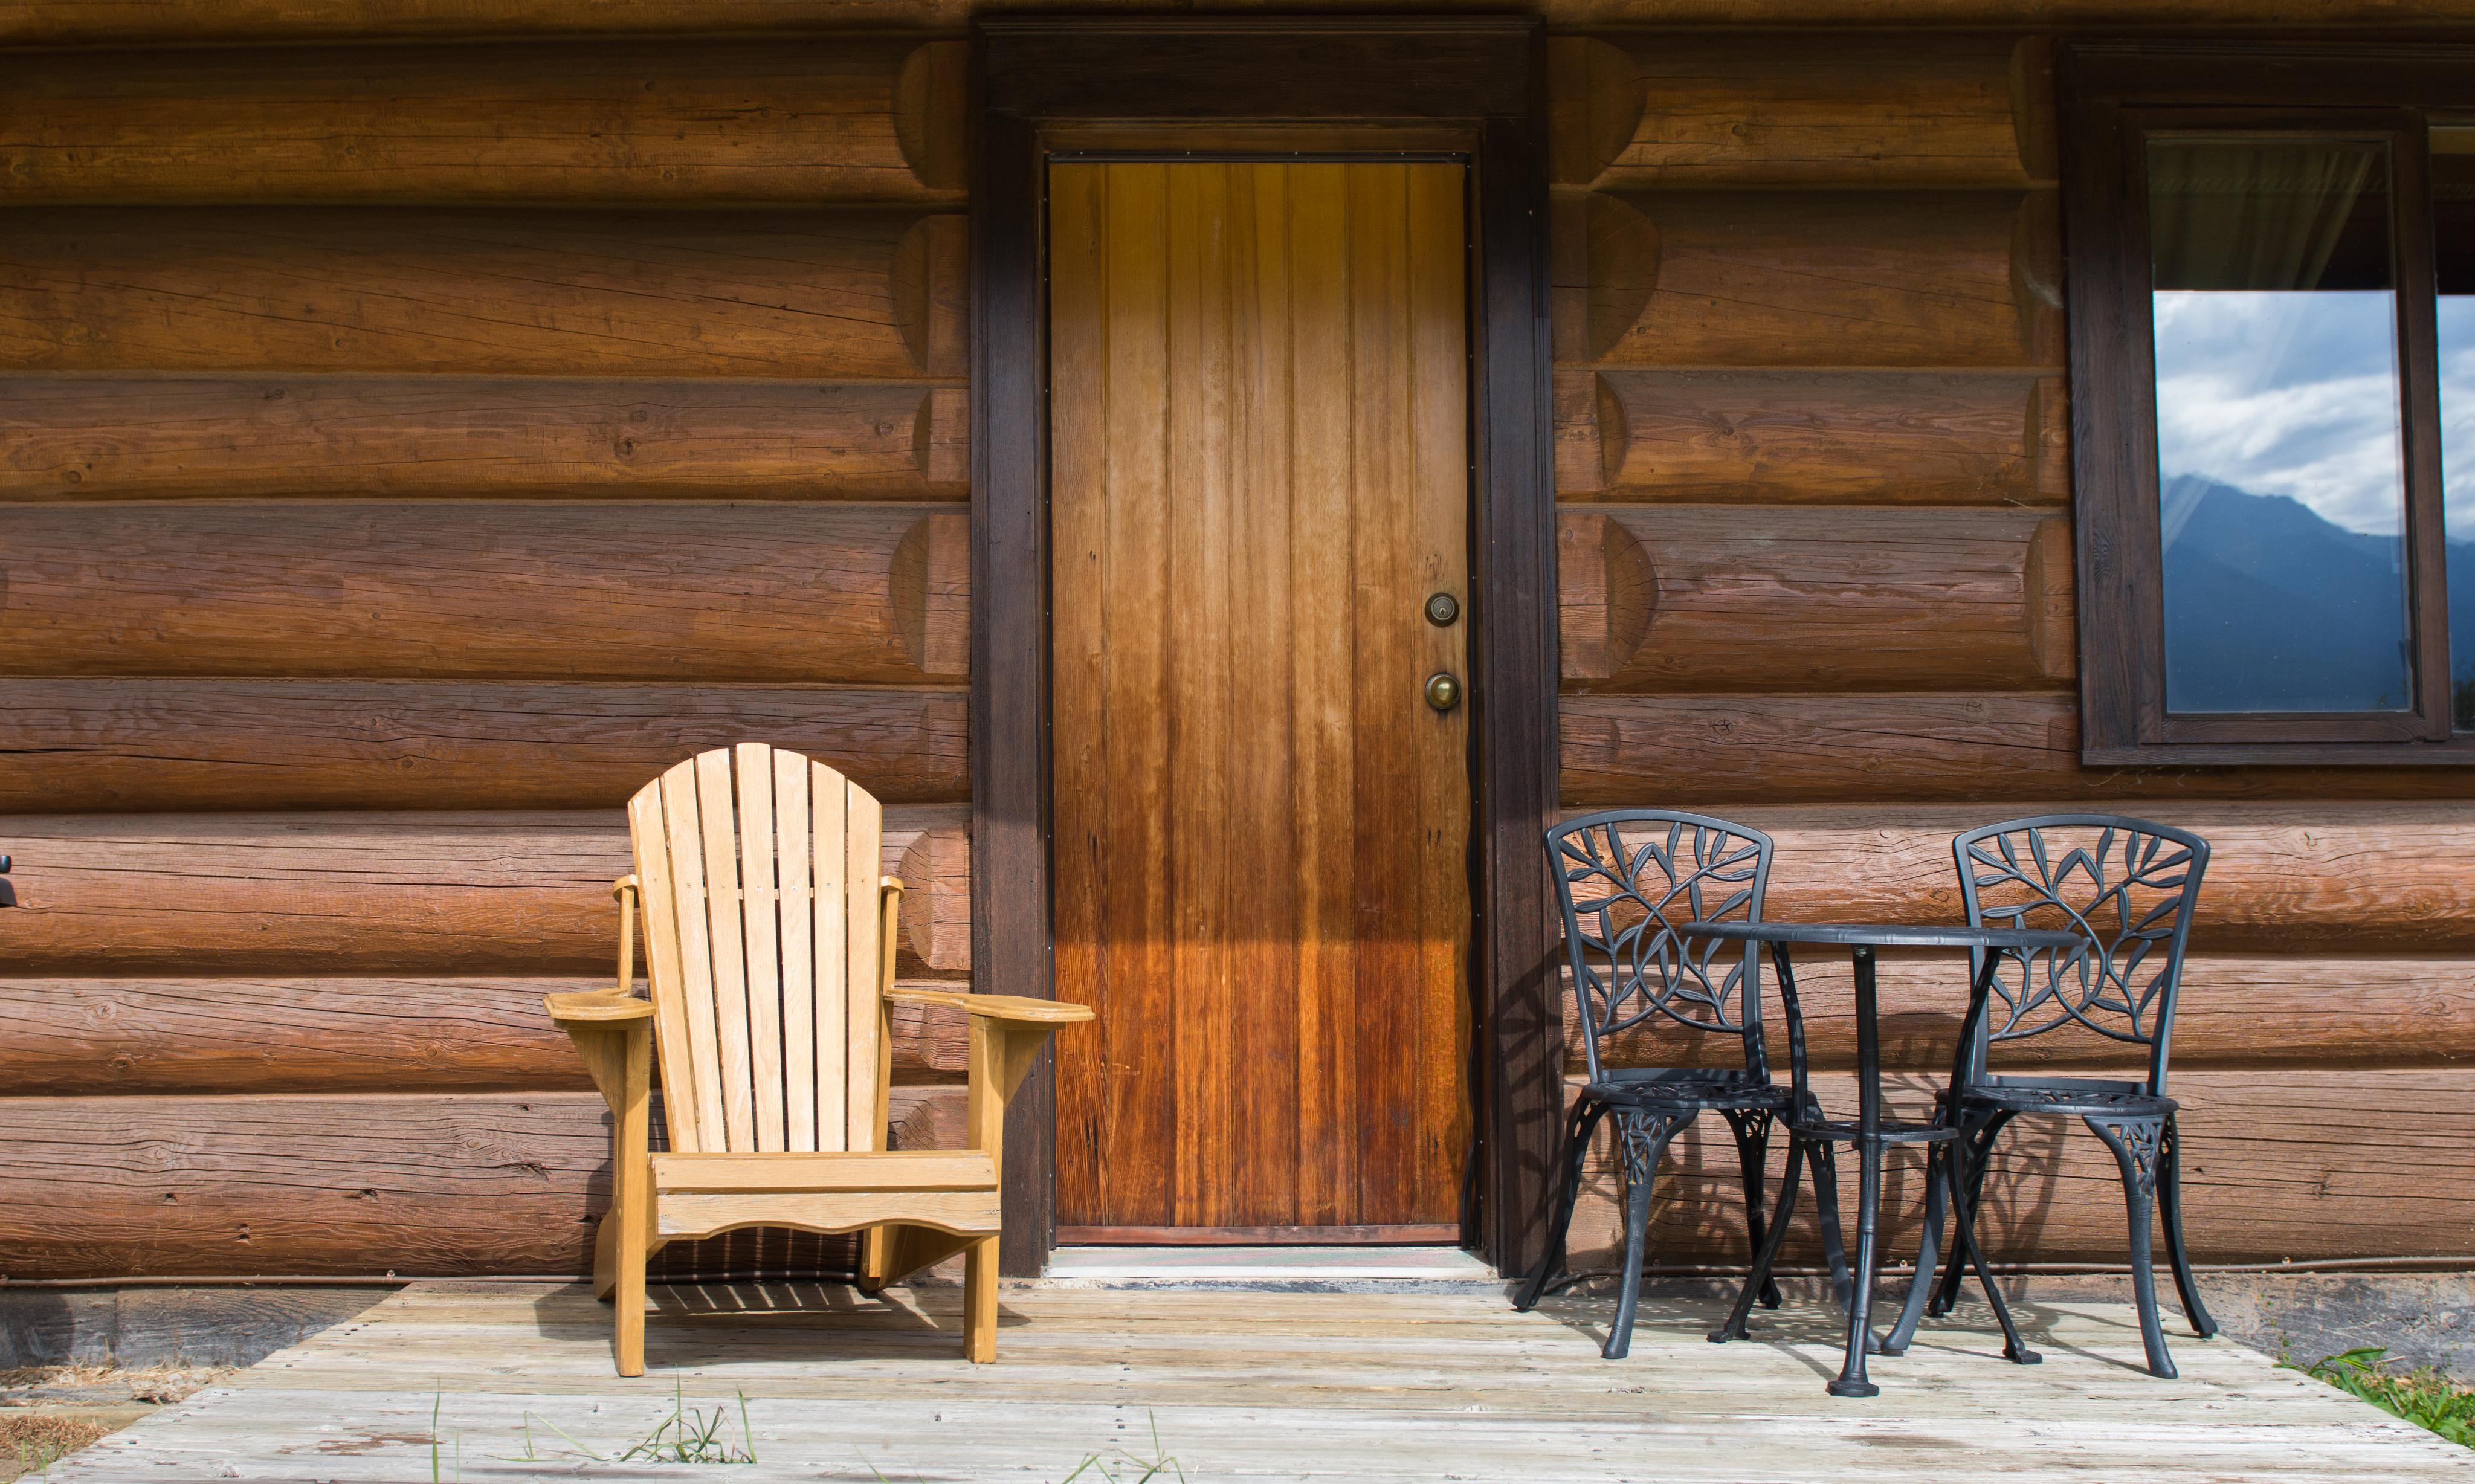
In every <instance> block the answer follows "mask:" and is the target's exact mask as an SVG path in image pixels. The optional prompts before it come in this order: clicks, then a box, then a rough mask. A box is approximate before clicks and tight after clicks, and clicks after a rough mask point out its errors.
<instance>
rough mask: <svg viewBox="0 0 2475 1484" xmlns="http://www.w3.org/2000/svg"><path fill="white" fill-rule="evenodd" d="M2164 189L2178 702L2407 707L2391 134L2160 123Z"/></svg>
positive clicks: (2160, 345) (2154, 174) (2154, 217)
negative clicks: (2238, 132)
mask: <svg viewBox="0 0 2475 1484" xmlns="http://www.w3.org/2000/svg"><path fill="white" fill-rule="evenodd" d="M2148 187H2149V231H2150V249H2151V267H2152V274H2153V278H2152V287H2153V290H2154V297H2153V301H2152V307H2153V312H2154V319H2155V325H2156V344H2155V349H2156V366H2157V464H2158V470H2157V473H2158V498H2159V510H2158V516H2159V531H2160V535H2161V538H2162V547H2163V552H2162V555H2163V560H2164V588H2165V609H2166V612H2165V619H2166V634H2165V644H2166V703H2167V709H2168V710H2169V711H2173V712H2186V713H2190V712H2245V711H2289V712H2366V711H2400V710H2406V709H2409V708H2410V707H2411V706H2412V705H2413V697H2414V683H2413V673H2412V658H2411V656H2412V648H2411V645H2410V633H2411V630H2410V628H2409V625H2408V620H2407V609H2406V597H2407V584H2406V541H2405V534H2404V532H2405V523H2406V491H2405V469H2404V462H2403V458H2402V450H2401V443H2400V437H2399V431H2398V404H2399V400H2398V366H2397V322H2396V304H2395V296H2394V294H2393V292H2392V287H2393V285H2392V281H2391V270H2390V251H2389V162H2388V151H2387V148H2386V146H2384V145H2381V144H2378V143H2352V142H2344V141H2335V140H2331V141H2321V140H2289V139H2248V138H2228V137H2225V136H2222V135H2221V136H2216V137H2208V138H2173V137H2170V136H2169V137H2158V138H2153V139H2151V140H2150V141H2149V146H2148ZM2470 344H2475V342H2470ZM2470 369H2475V368H2470ZM2470 390H2471V391H2475V389H2470ZM2468 404H2469V405H2470V406H2475V397H2470V399H2469V403H2468ZM2470 432H2471V433H2475V429H2470Z"/></svg>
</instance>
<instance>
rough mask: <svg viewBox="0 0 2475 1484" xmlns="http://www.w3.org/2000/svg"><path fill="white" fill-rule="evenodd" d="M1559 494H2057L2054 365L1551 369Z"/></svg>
mask: <svg viewBox="0 0 2475 1484" xmlns="http://www.w3.org/2000/svg"><path fill="white" fill-rule="evenodd" d="M2069 423H2070V405H2069V397H2068V394H2067V393H2066V392H2065V390H2064V387H2063V383H2062V381H2061V380H2060V379H2059V378H2056V377H2028V376H2018V375H2010V374H2003V373H1983V374H1965V375H1962V374H1952V373H1945V372H1845V371H1839V372H1802V371H1600V372H1586V371H1562V372H1558V373H1556V441H1557V451H1558V455H1559V456H1558V459H1557V462H1556V497H1557V498H1558V499H1566V500H1572V499H1610V500H1678V501H1714V502H1717V501H1726V502H1730V503H1736V502H1741V503H1745V504H1772V503H1776V504H1875V505H1971V504H2004V505H2018V504H2032V503H2033V504H2055V503H2060V502H2061V501H2062V500H2064V499H2066V498H2068V496H2069V493H2070V488H2071V484H2070V475H2071V467H2070V451H2069V440H2070V427H2069Z"/></svg>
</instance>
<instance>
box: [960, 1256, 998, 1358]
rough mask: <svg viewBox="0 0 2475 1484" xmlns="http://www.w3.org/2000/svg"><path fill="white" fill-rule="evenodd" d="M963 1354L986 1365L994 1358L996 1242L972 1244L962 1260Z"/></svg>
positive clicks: (995, 1348) (995, 1344) (995, 1340)
mask: <svg viewBox="0 0 2475 1484" xmlns="http://www.w3.org/2000/svg"><path fill="white" fill-rule="evenodd" d="M963 1353H964V1354H965V1355H966V1356H968V1357H969V1358H970V1359H971V1360H972V1361H973V1362H975V1363H977V1364H980V1365H986V1364H988V1363H989V1362H990V1361H992V1360H994V1359H996V1358H997V1238H995V1237H993V1236H985V1237H982V1238H980V1239H979V1240H978V1241H976V1242H973V1243H972V1244H971V1246H970V1249H969V1251H968V1252H967V1253H965V1254H964V1257H963Z"/></svg>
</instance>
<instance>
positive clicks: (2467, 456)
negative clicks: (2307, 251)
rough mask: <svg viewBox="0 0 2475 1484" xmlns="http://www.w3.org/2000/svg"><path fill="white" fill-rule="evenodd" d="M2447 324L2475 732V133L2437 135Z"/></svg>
mask: <svg viewBox="0 0 2475 1484" xmlns="http://www.w3.org/2000/svg"><path fill="white" fill-rule="evenodd" d="M2432 198H2433V199H2432V227H2433V246H2434V248H2435V249H2436V250H2437V260H2436V262H2435V267H2436V268H2437V269H2438V285H2437V286H2438V289H2439V290H2440V298H2439V301H2438V309H2439V325H2440V460H2441V480H2440V491H2441V495H2440V499H2441V506H2442V509H2443V510H2444V511H2445V512H2446V516H2445V519H2444V520H2443V522H2442V528H2443V530H2444V532H2445V534H2446V536H2447V538H2448V539H2447V544H2446V545H2447V551H2448V563H2449V700H2450V706H2449V712H2450V718H2451V724H2452V725H2453V726H2455V727H2456V728H2457V729H2458V730H2460V731H2462V732H2463V731H2470V730H2475V129H2436V130H2434V131H2433V132H2432Z"/></svg>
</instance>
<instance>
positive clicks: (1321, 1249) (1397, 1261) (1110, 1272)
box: [1044, 1243, 1503, 1291]
mask: <svg viewBox="0 0 2475 1484" xmlns="http://www.w3.org/2000/svg"><path fill="white" fill-rule="evenodd" d="M1044 1280H1045V1281H1047V1282H1049V1283H1054V1284H1058V1285H1061V1286H1067V1287H1087V1288H1120V1287H1128V1288H1139V1287H1164V1286H1175V1285H1186V1284H1193V1285H1206V1284H1208V1285H1212V1286H1214V1287H1238V1288H1283V1289H1333V1290H1341V1289H1346V1288H1350V1287H1355V1286H1357V1285H1359V1284H1367V1285H1372V1286H1381V1287H1385V1288H1393V1287H1398V1286H1400V1285H1402V1284H1405V1283H1415V1284H1436V1285H1443V1286H1449V1287H1455V1288H1465V1287H1484V1288H1486V1289H1488V1290H1490V1291H1492V1290H1493V1289H1496V1288H1498V1287H1501V1286H1502V1284H1503V1279H1501V1278H1499V1277H1497V1276H1496V1273H1495V1270H1494V1269H1493V1268H1490V1267H1488V1266H1487V1265H1486V1261H1485V1259H1483V1258H1482V1257H1480V1256H1479V1254H1478V1253H1473V1252H1466V1251H1463V1250H1462V1249H1460V1248H1458V1247H1371V1246H1364V1245H1358V1244H1352V1245H1348V1246H1305V1245H1299V1244H1287V1243H1285V1244H1282V1245H1280V1246H1276V1247H1061V1248H1059V1249H1057V1250H1056V1251H1055V1252H1053V1253H1049V1254H1048V1271H1047V1273H1046V1274H1045V1275H1044Z"/></svg>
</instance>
